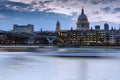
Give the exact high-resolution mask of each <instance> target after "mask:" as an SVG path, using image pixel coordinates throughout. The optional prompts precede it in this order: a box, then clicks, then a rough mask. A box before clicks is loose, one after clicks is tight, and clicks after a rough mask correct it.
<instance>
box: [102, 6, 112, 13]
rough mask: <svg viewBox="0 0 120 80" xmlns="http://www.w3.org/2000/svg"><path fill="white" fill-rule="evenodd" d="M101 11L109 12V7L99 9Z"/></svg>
mask: <svg viewBox="0 0 120 80" xmlns="http://www.w3.org/2000/svg"><path fill="white" fill-rule="evenodd" d="M101 10H103V11H104V12H110V11H111V7H104V8H101Z"/></svg>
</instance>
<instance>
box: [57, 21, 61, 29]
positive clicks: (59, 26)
mask: <svg viewBox="0 0 120 80" xmlns="http://www.w3.org/2000/svg"><path fill="white" fill-rule="evenodd" d="M60 30H61V25H60V22H59V21H57V23H56V31H60Z"/></svg>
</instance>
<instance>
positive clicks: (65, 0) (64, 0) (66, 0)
mask: <svg viewBox="0 0 120 80" xmlns="http://www.w3.org/2000/svg"><path fill="white" fill-rule="evenodd" d="M56 1H57V0H56ZM59 1H61V2H63V3H66V2H68V1H69V0H59Z"/></svg>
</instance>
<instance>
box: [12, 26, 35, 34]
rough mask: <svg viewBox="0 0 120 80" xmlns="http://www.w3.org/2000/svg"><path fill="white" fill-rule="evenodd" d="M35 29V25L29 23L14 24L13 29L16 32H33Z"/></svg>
mask: <svg viewBox="0 0 120 80" xmlns="http://www.w3.org/2000/svg"><path fill="white" fill-rule="evenodd" d="M33 30H34V25H32V24H28V25H17V24H14V26H13V31H14V32H24V33H31V32H33Z"/></svg>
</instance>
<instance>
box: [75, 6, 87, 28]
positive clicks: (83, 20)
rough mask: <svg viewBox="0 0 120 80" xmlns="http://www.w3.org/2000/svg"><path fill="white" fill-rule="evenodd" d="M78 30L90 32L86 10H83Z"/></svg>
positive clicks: (79, 18) (78, 22)
mask: <svg viewBox="0 0 120 80" xmlns="http://www.w3.org/2000/svg"><path fill="white" fill-rule="evenodd" d="M76 26H77V30H89V22H88V18H87V16H86V15H85V14H84V9H83V8H82V11H81V15H80V16H79V17H78V20H77V23H76Z"/></svg>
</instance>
